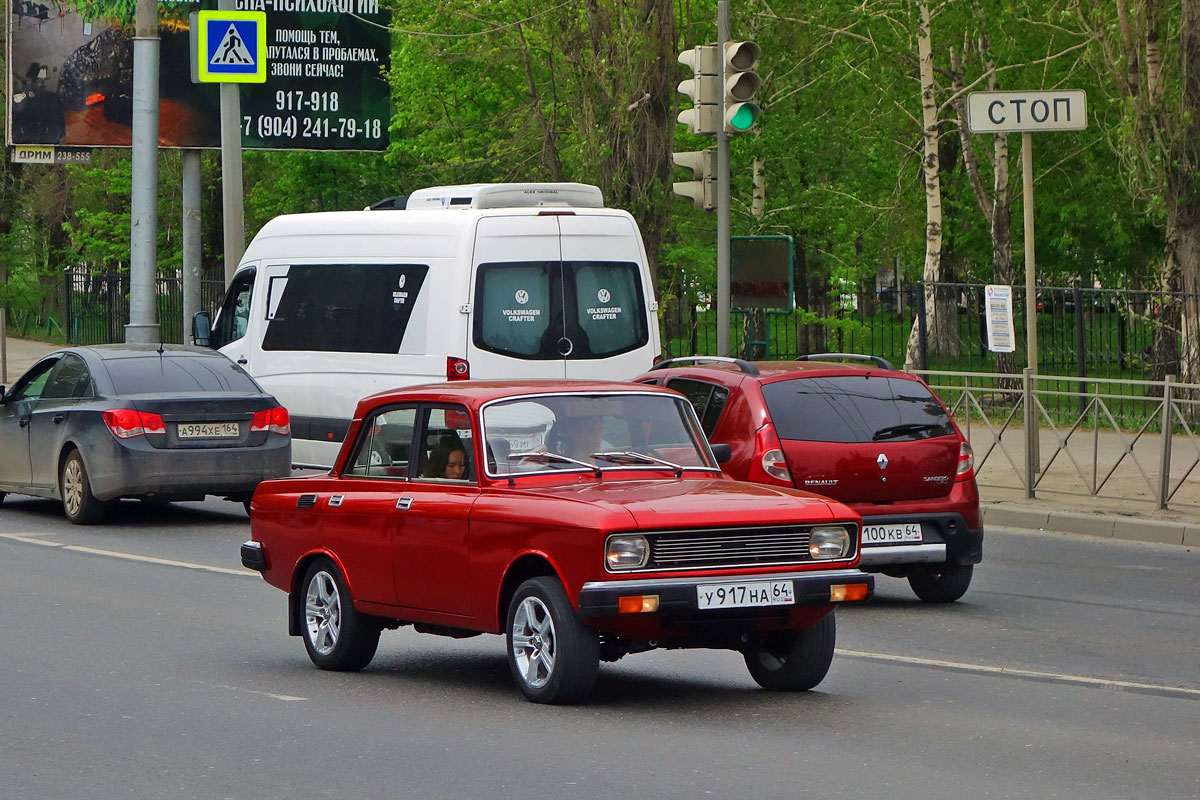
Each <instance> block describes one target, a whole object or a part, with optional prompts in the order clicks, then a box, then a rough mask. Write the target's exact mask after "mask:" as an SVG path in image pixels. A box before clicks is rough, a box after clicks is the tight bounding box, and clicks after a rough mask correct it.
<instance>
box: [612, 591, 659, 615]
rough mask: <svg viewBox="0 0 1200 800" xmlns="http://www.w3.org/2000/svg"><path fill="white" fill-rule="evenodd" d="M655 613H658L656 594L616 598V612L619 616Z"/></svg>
mask: <svg viewBox="0 0 1200 800" xmlns="http://www.w3.org/2000/svg"><path fill="white" fill-rule="evenodd" d="M655 611H658V595H656V594H635V595H631V596H629V597H619V598H617V612H618V613H620V614H652V613H654V612H655Z"/></svg>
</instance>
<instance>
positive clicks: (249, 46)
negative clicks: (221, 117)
mask: <svg viewBox="0 0 1200 800" xmlns="http://www.w3.org/2000/svg"><path fill="white" fill-rule="evenodd" d="M198 21H199V28H200V30H199V31H198V36H197V43H198V45H199V46H198V47H197V48H196V50H197V59H198V62H199V63H198V67H199V70H198V74H197V77H198V78H199V80H200V82H201V83H266V82H267V14H266V12H265V11H201V12H200V13H199V20H198Z"/></svg>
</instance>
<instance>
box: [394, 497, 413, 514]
mask: <svg viewBox="0 0 1200 800" xmlns="http://www.w3.org/2000/svg"><path fill="white" fill-rule="evenodd" d="M412 501H413V499H412V498H411V497H400V498H397V499H396V508H398V509H400V510H401V511H408V509H409V507H410V506H412Z"/></svg>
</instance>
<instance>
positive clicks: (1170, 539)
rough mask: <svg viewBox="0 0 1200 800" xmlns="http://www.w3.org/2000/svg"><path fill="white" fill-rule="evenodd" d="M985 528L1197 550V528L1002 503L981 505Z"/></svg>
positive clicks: (1199, 530)
mask: <svg viewBox="0 0 1200 800" xmlns="http://www.w3.org/2000/svg"><path fill="white" fill-rule="evenodd" d="M982 510H983V524H984V526H985V527H986V526H990V525H994V526H996V527H1000V528H1024V529H1026V530H1041V531H1058V532H1061V533H1082V534H1086V535H1088V536H1101V537H1104V538H1107V539H1123V540H1126V541H1132V542H1157V543H1160V544H1178V545H1184V546H1187V547H1200V524H1190V523H1186V522H1172V521H1163V520H1154V519H1138V518H1135V517H1124V516H1119V515H1104V514H1081V513H1075V512H1070V511H1056V510H1041V509H1036V508H1029V507H1027V506H1020V505H1009V504H1005V503H997V504H992V505H989V504H984V506H983V509H982Z"/></svg>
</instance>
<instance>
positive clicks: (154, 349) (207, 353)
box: [58, 344, 226, 361]
mask: <svg viewBox="0 0 1200 800" xmlns="http://www.w3.org/2000/svg"><path fill="white" fill-rule="evenodd" d="M58 352H59V353H60V354H61V353H91V354H92V355H94V356H96V358H99V359H101V360H105V361H107V360H108V359H113V358H149V357H151V356H172V357H175V356H184V357H185V358H212V357H213V356H216V357H219V358H225V357H226V356H225V355H223V354H222V353H219V352H217V351H216V350H210V349H208V348H207V347H193V346H191V345H184V344H93V345H81V346H78V347H67V348H63V349H62V350H59V351H58Z"/></svg>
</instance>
